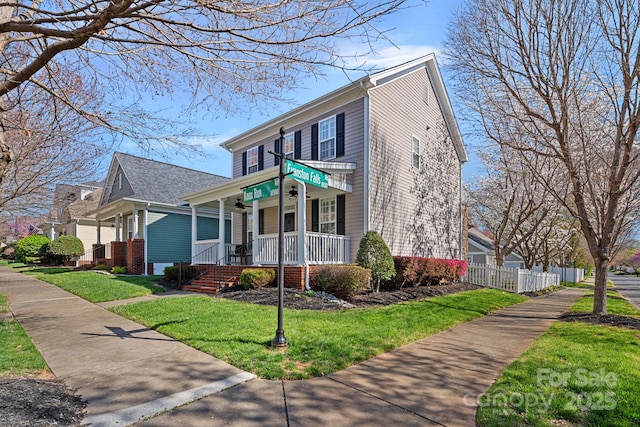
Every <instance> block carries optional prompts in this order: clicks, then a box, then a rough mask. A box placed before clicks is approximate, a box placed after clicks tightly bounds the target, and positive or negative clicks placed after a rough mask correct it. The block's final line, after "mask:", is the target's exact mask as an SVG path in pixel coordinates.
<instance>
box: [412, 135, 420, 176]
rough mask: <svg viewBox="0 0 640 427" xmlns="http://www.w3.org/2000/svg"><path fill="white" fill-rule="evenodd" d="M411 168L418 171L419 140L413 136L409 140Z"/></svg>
mask: <svg viewBox="0 0 640 427" xmlns="http://www.w3.org/2000/svg"><path fill="white" fill-rule="evenodd" d="M411 166H412V167H413V168H414V169H420V140H419V139H418V138H416V137H415V136H414V137H412V138H411Z"/></svg>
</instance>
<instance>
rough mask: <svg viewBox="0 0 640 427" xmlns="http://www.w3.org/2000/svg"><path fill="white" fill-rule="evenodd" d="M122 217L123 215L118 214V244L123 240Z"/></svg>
mask: <svg viewBox="0 0 640 427" xmlns="http://www.w3.org/2000/svg"><path fill="white" fill-rule="evenodd" d="M121 222H122V215H121V214H116V242H119V241H120V239H121V237H120V236H121V232H122V230H121V228H122V224H121Z"/></svg>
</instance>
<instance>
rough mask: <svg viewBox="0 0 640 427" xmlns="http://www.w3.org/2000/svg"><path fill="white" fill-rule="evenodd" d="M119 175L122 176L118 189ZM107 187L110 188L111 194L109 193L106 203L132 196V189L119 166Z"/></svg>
mask: <svg viewBox="0 0 640 427" xmlns="http://www.w3.org/2000/svg"><path fill="white" fill-rule="evenodd" d="M119 174H122V188H120V186H119V181H118V175H119ZM108 185H109V186H110V187H111V192H110V193H109V200H107V203H110V202H113V201H116V200H119V199H122V198H123V197H127V196H131V195H132V194H133V188H131V184H130V183H129V181H128V180H127V177H126V175H125V174H124V172H123V171H122V168H121V167H120V166H118V169H117V170H116V173H115V174H114V175H113V182H110V183H108Z"/></svg>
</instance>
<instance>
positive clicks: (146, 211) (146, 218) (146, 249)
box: [143, 205, 149, 276]
mask: <svg viewBox="0 0 640 427" xmlns="http://www.w3.org/2000/svg"><path fill="white" fill-rule="evenodd" d="M148 228H149V206H148V205H147V207H145V208H144V230H143V233H144V275H145V276H147V275H148V274H149V239H148V236H147V230H148Z"/></svg>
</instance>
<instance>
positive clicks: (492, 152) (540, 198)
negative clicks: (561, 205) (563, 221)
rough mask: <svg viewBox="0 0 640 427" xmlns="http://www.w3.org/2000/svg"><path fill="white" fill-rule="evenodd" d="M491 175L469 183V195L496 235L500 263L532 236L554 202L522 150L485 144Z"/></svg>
mask: <svg viewBox="0 0 640 427" xmlns="http://www.w3.org/2000/svg"><path fill="white" fill-rule="evenodd" d="M480 158H481V160H482V161H483V163H484V165H485V168H486V170H487V175H486V176H484V177H482V178H480V179H479V180H477V181H476V182H475V183H474V185H470V186H467V188H466V198H467V203H468V205H469V207H470V210H471V214H472V216H473V217H474V218H475V220H476V221H477V222H478V223H479V224H480V225H482V226H483V227H484V228H486V229H487V230H488V231H490V232H491V234H492V235H493V237H494V240H495V241H494V246H495V259H496V265H498V266H499V267H502V266H503V265H504V260H505V258H506V257H507V256H508V255H509V254H511V253H512V252H514V251H515V250H516V249H517V248H519V247H521V245H523V243H524V242H526V241H528V240H530V239H532V238H533V237H534V236H536V234H537V233H538V232H539V230H538V228H539V226H540V225H541V224H543V223H544V221H545V220H547V217H548V215H549V213H550V212H551V211H552V209H553V206H552V205H551V204H550V203H549V197H548V192H547V191H546V189H545V188H544V187H543V186H542V185H539V184H538V183H537V181H535V180H534V179H533V177H532V175H531V173H530V171H529V170H528V168H527V167H525V165H524V164H523V163H522V162H521V159H520V156H519V155H518V153H515V152H513V150H509V149H507V148H502V149H500V148H498V149H491V148H488V147H487V148H485V150H484V151H483V152H482V153H480Z"/></svg>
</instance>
